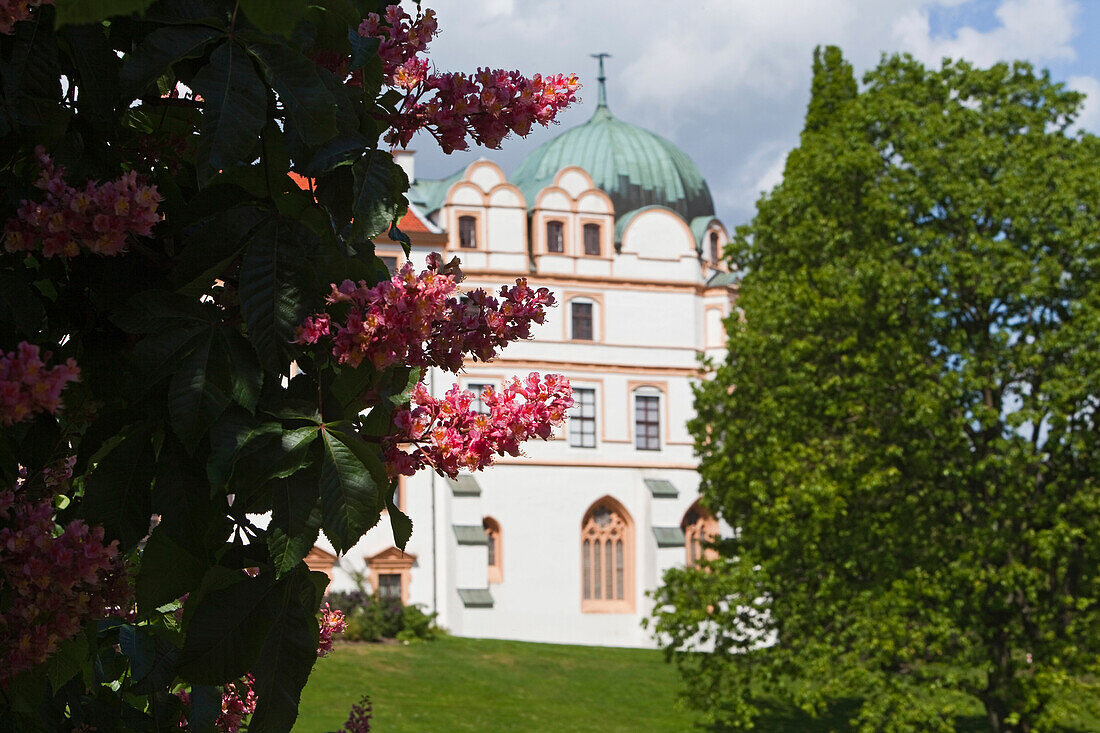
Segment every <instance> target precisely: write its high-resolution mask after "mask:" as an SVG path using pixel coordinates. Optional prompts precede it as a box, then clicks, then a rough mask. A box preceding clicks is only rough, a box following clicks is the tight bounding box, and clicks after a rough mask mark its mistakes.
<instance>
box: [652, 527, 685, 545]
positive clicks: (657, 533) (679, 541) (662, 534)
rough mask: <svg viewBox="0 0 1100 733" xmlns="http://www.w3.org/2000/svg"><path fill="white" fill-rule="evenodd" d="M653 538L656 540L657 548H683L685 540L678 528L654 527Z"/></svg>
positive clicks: (682, 531)
mask: <svg viewBox="0 0 1100 733" xmlns="http://www.w3.org/2000/svg"><path fill="white" fill-rule="evenodd" d="M653 536H654V537H656V538H657V547H683V546H684V542H686V540H687V538H686V537H685V536H684V530H682V529H680V528H679V527H654V528H653Z"/></svg>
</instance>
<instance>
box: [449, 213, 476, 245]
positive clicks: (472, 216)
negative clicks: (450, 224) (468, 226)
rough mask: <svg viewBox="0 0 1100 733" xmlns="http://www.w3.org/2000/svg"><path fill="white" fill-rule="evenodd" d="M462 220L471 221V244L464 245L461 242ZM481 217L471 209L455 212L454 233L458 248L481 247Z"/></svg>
mask: <svg viewBox="0 0 1100 733" xmlns="http://www.w3.org/2000/svg"><path fill="white" fill-rule="evenodd" d="M464 221H472V222H473V230H472V231H473V235H474V241H473V246H466V245H464V244H463V243H462V224H463V222H464ZM480 230H481V217H480V216H479V215H478V214H476V213H474V212H471V211H463V212H455V233H456V234H457V237H456V243H457V245H458V249H469V250H478V249H481V248H482V247H481V231H480Z"/></svg>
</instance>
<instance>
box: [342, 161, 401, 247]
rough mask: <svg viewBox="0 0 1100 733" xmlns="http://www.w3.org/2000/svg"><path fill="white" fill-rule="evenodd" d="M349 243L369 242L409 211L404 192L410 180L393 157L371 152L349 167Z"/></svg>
mask: <svg viewBox="0 0 1100 733" xmlns="http://www.w3.org/2000/svg"><path fill="white" fill-rule="evenodd" d="M352 174H353V176H354V186H353V190H352V215H353V216H354V217H355V222H354V224H353V225H352V233H351V239H352V241H362V240H364V239H371V238H373V237H375V236H377V235H378V234H381V233H382V232H384V231H387V230H388V229H389V227H390V224H392V223H393V222H395V221H397V220H398V219H400V218H401V216H402V215H403V214H404V213H405V211H406V210H407V209H408V206H409V203H408V201H406V200H405V191H407V190H408V188H409V179H408V176H406V175H405V171H404V170H402V168H401V166H399V165H397V163H395V162H394V160H393V156H392V155H390V154H389V153H387V152H385V151H383V150H371V151H370V152H368V153H367V154H366V155H365V156H363V157H362V158H360V159H359V160H357V161H356V162H355V165H353V166H352Z"/></svg>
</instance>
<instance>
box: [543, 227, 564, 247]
mask: <svg viewBox="0 0 1100 733" xmlns="http://www.w3.org/2000/svg"><path fill="white" fill-rule="evenodd" d="M546 251H547V252H564V251H565V228H564V227H563V226H562V223H561V222H560V221H548V222H546Z"/></svg>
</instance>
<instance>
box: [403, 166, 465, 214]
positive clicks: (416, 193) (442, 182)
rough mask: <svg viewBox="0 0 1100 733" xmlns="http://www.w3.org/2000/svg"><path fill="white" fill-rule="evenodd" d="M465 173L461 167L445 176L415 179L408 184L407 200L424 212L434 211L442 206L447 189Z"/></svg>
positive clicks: (430, 212)
mask: <svg viewBox="0 0 1100 733" xmlns="http://www.w3.org/2000/svg"><path fill="white" fill-rule="evenodd" d="M465 173H466V169H465V168H462V169H461V170H458V171H455V172H454V173H452V174H451V175H449V176H447V177H446V178H439V179H426V180H421V179H417V180H416V181H413V183H412V185H411V186H409V193H408V197H409V201H410V202H412V203H413V204H416V205H418V206H419V207H420V208H421V209H423V210H424V212H425V213H428V214H432V213H435V212H436V211H439V209H440V208H441V207H442V206H443V201H444V200H445V199H446V198H447V191H448V190H449V189H450V187H451V186H453V185H454V184H456V183H458V182H459V181H460V180H462V176H463V174H465Z"/></svg>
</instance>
